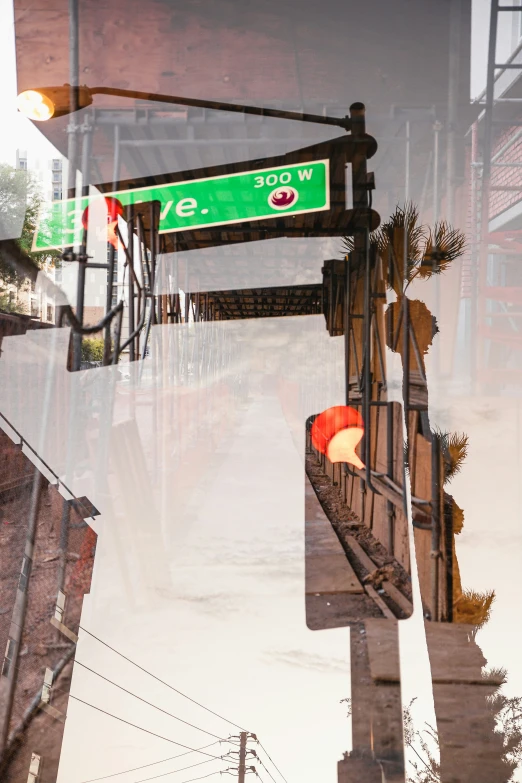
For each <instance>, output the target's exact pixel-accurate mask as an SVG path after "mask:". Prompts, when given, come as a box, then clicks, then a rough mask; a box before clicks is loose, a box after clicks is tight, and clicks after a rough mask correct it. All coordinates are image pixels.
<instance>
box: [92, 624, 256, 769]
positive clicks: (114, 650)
mask: <svg viewBox="0 0 522 783" xmlns="http://www.w3.org/2000/svg"><path fill="white" fill-rule="evenodd" d="M80 630H81V631H84V632H85V633H86V634H88V635H89V636H92V638H93V639H96V641H98V642H100V644H103V645H104V646H105V647H107V648H108V649H109V650H112V652H114V653H116V655H119V656H120V657H121V658H123V659H124V660H125V661H128V662H129V663H131V664H132V665H133V666H136V668H138V669H140V670H141V671H142V672H145V674H148V675H149V677H152V678H153V679H154V680H157V681H158V682H160V683H161V684H162V685H165V686H166V687H167V688H170V689H171V690H172V691H174V692H175V693H178V694H179V695H180V696H183V698H184V699H188V700H189V701H191V702H192V703H193V704H196V705H197V706H198V707H201V709H203V710H206V711H207V712H210V713H211V714H212V715H215V716H216V717H217V718H220V719H221V720H224V721H225V723H229V724H230V725H231V726H235V727H236V729H241V731H246V729H244V728H243V727H242V726H240V725H239V724H237V723H234V721H231V720H229V719H228V718H225V717H224V716H223V715H220V714H219V713H218V712H214V710H211V709H210V708H209V707H205V705H204V704H201V703H200V702H199V701H196V700H195V699H192V698H191V697H190V696H187V694H186V693H182V691H180V690H178V689H177V688H174V686H173V685H170V684H169V683H168V682H165V681H164V680H162V679H160V678H159V677H157V676H156V675H155V674H152V672H149V671H148V670H147V669H145V668H144V667H143V666H140V665H139V664H138V663H136V662H135V661H133V660H131V659H130V658H128V657H127V656H126V655H123V653H121V652H119V650H116V649H115V648H114V647H111V645H110V644H107V642H104V641H103V639H100V638H99V637H98V636H95V635H94V634H93V633H91V632H90V631H88V630H87V628H84V627H83V626H81V625H80ZM214 736H215V735H214ZM265 752H266V751H265ZM267 755H268V753H267Z"/></svg>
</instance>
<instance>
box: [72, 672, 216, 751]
mask: <svg viewBox="0 0 522 783" xmlns="http://www.w3.org/2000/svg"><path fill="white" fill-rule="evenodd" d="M75 664H78V666H82V667H83V668H84V669H87V671H89V672H92V674H95V675H96V676H97V677H100V678H101V679H102V680H105V682H109V683H110V684H111V685H114V687H115V688H119V689H120V690H121V691H124V692H125V693H128V694H129V695H130V696H133V697H134V698H135V699H139V701H142V702H143V703H144V704H148V705H149V707H154V709H155V710H159V712H163V713H164V714H165V715H168V716H169V718H174V720H179V721H180V722H181V723H184V724H185V725H186V726H190V727H191V728H193V729H196V730H197V731H202V732H203V734H208V735H209V736H210V737H215V738H216V739H217V740H222V739H223V738H222V737H220V736H219V735H218V734H214V733H213V732H212V731H207V730H206V729H202V728H200V727H199V726H196V725H195V724H194V723H189V721H187V720H183V718H179V717H178V716H177V715H173V714H172V713H171V712H168V711H167V710H164V709H163V708H162V707H158V706H157V705H156V704H152V702H150V701H147V699H143V698H142V697H141V696H138V695H137V694H136V693H133V692H132V691H129V690H127V688H124V687H123V686H122V685H118V683H117V682H114V681H113V680H110V679H109V678H108V677H105V676H104V675H103V674H100V673H99V672H97V671H95V670H94V669H91V668H90V667H89V666H86V665H85V664H84V663H81V661H78V660H76V661H75Z"/></svg>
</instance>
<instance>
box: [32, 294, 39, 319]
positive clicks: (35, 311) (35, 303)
mask: <svg viewBox="0 0 522 783" xmlns="http://www.w3.org/2000/svg"><path fill="white" fill-rule="evenodd" d="M39 317H40V306H39V304H38V301H37V300H36V299H31V318H39Z"/></svg>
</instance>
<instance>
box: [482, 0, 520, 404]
mask: <svg viewBox="0 0 522 783" xmlns="http://www.w3.org/2000/svg"><path fill="white" fill-rule="evenodd" d="M502 14H518V15H519V16H520V19H521V21H522V6H521V5H501V3H500V0H491V12H490V28H489V43H488V61H487V80H486V89H485V91H484V92H483V93H482V95H481V96H480V97H479V99H478V102H479V104H480V105H483V106H484V108H483V110H482V113H481V115H480V116H479V118H478V119H477V120H476V122H475V123H474V124H473V126H472V129H471V204H470V206H471V243H470V250H471V269H470V273H471V274H470V287H471V291H470V294H471V312H470V331H469V345H470V352H471V373H470V375H471V384H472V388H473V390H474V391H475V393H484V392H487V391H493V393H497V392H500V390H501V389H502V390H504V391H505V390H506V388H509V387H514V386H515V387H516V386H519V385H520V381H521V380H522V280H520V279H518V278H519V277H520V275H519V274H517V267H520V262H522V229H521V228H520V225H521V224H520V217H519V219H518V225H517V224H516V219H514V218H515V216H514V215H513V208H514V207H517V205H518V206H520V202H521V199H522V176H520V173H521V172H520V169H521V168H522V163H521V162H520V161H519V160H517V145H518V144H519V143H520V141H521V139H522V127H520V126H522V117H521V114H520V109H521V108H522V96H521V95H520V88H519V87H517V79H518V77H519V76H520V74H521V73H522V41H520V43H519V44H518V46H517V47H516V48H515V49H514V51H513V52H512V54H511V55H510V57H509V58H508V59H507V60H506V62H503V63H502V62H497V45H498V32H499V20H500V18H501V15H502ZM510 74H511V76H510ZM513 75H514V78H513ZM517 92H518V95H517V94H516V93H517ZM507 93H510V94H507ZM513 93H514V94H513ZM480 131H482V134H481V133H480ZM480 135H482V138H480ZM514 222H515V226H513V223H514ZM510 223H511V225H510ZM495 224H497V225H495ZM512 228H514V229H515V230H512Z"/></svg>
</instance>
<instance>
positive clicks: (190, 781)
mask: <svg viewBox="0 0 522 783" xmlns="http://www.w3.org/2000/svg"><path fill="white" fill-rule="evenodd" d="M223 772H226V770H224V769H223V770H221V769H218V770H216V772H209V774H208V775H201V777H199V778H190V779H189V780H184V781H182V783H192V781H193V780H203V779H204V778H210V777H212V775H221V774H222V773H223ZM166 774H167V775H168V774H169V773H168V772H167V773H166ZM170 774H172V773H170ZM158 777H161V776H160V775H156V778H158ZM147 780H155V778H142V779H141V780H135V781H134V783H146V781H147Z"/></svg>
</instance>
